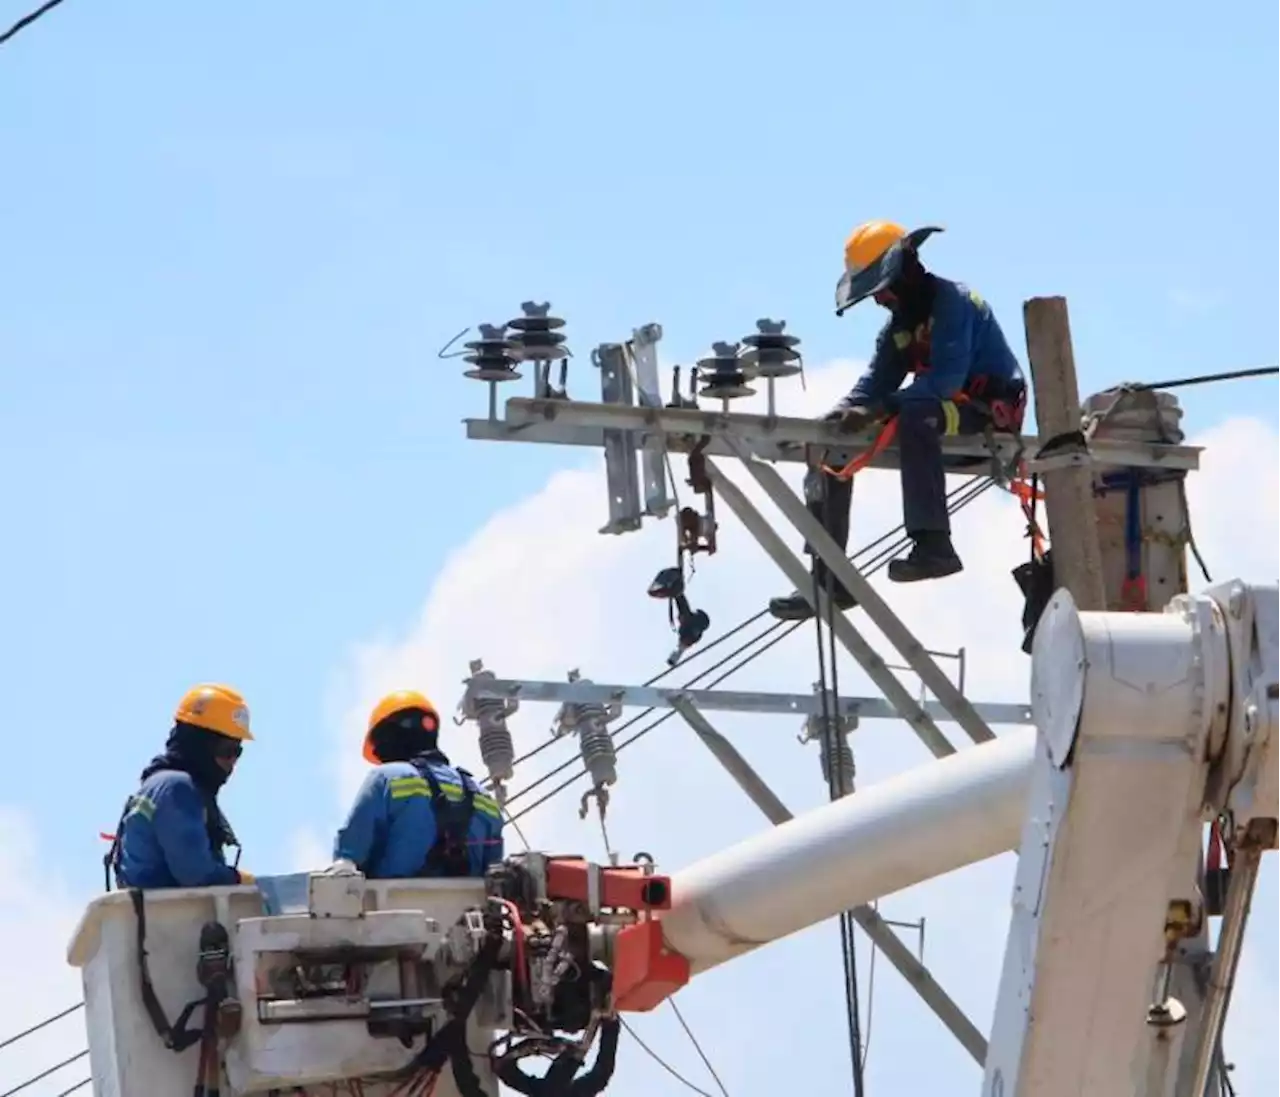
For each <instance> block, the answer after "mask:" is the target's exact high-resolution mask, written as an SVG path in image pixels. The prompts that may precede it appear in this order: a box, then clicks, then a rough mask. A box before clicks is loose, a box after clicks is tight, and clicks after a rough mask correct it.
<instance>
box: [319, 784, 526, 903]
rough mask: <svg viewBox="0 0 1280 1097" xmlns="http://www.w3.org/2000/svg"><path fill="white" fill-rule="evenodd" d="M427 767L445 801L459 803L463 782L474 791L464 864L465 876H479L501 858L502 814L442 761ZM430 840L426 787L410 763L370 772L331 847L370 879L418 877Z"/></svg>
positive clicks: (428, 791) (431, 812) (493, 802)
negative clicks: (466, 866)
mask: <svg viewBox="0 0 1280 1097" xmlns="http://www.w3.org/2000/svg"><path fill="white" fill-rule="evenodd" d="M428 765H429V767H430V769H431V772H432V774H433V775H434V776H435V778H436V781H437V782H438V783H439V786H440V791H441V793H443V795H444V796H445V797H446V798H447V799H449V800H452V801H453V802H454V803H458V802H461V801H462V800H463V797H464V793H463V782H464V781H465V782H466V784H467V786H468V787H470V788H471V789H472V791H473V795H474V800H473V803H472V808H473V810H472V814H471V823H470V826H469V827H468V830H467V862H468V867H469V869H470V872H469V875H471V876H483V875H484V874H485V871H486V870H487V869H488V867H489V866H490V865H492V864H496V863H497V862H498V861H501V860H502V858H503V843H502V810H501V808H499V806H498V802H497V801H496V800H494V799H493V798H492V797H490V796H486V795H485V794H484V793H483V792H482V791H481V790H480V786H479V785H477V784H476V782H475V779H474V778H472V777H471V775H470V774H465V773H463V772H462V771H460V770H458V769H457V768H456V767H454V766H452V765H450V764H448V763H447V762H444V761H436V762H429V763H428ZM435 840H436V817H435V812H434V810H433V809H432V806H431V786H430V785H429V784H428V783H427V781H426V779H425V778H424V777H423V776H422V774H421V773H419V772H418V770H417V768H416V767H415V766H414V765H413V764H412V763H409V762H386V763H384V764H383V765H380V766H375V767H374V768H373V769H372V770H371V771H370V773H369V776H368V777H366V778H365V780H364V784H363V785H361V786H360V791H359V792H358V793H357V794H356V802H355V804H354V805H353V806H352V808H351V814H350V815H349V816H347V821H346V823H344V824H343V826H342V829H341V830H339V831H338V836H337V838H336V839H335V841H334V844H333V856H334V859H335V860H337V859H338V858H346V859H347V860H348V861H353V862H355V864H356V867H357V868H359V869H360V871H361V872H362V873H364V875H365V876H367V877H369V878H370V879H384V880H385V879H395V878H404V877H413V876H422V875H425V874H424V872H423V866H424V862H425V861H426V858H427V853H428V852H429V851H430V849H431V847H432V846H433V845H434V844H435ZM432 875H435V874H434V873H433V874H432Z"/></svg>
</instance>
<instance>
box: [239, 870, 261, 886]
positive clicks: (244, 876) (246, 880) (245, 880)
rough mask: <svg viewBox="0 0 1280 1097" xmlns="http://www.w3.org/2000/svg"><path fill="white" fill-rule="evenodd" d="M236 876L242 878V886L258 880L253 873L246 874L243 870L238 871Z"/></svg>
mask: <svg viewBox="0 0 1280 1097" xmlns="http://www.w3.org/2000/svg"><path fill="white" fill-rule="evenodd" d="M236 875H238V876H239V877H240V883H242V884H252V883H254V881H255V880H256V877H255V876H254V875H253V873H252V872H245V870H244V869H242V868H238V869H236Z"/></svg>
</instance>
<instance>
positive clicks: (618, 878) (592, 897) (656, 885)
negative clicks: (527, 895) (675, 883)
mask: <svg viewBox="0 0 1280 1097" xmlns="http://www.w3.org/2000/svg"><path fill="white" fill-rule="evenodd" d="M547 898H548V899H572V900H574V901H576V902H579V903H585V904H586V905H587V906H588V907H589V908H591V910H592V911H593V912H594V911H598V910H599V909H600V908H601V907H624V908H626V909H628V910H637V911H653V910H670V909H671V878H670V877H669V876H658V875H654V874H648V873H646V871H645V869H644V867H643V866H641V865H596V864H592V863H591V862H590V861H587V860H585V859H584V858H581V857H548V858H547Z"/></svg>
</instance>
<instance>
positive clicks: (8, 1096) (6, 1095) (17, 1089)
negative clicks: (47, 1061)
mask: <svg viewBox="0 0 1280 1097" xmlns="http://www.w3.org/2000/svg"><path fill="white" fill-rule="evenodd" d="M88 1054H89V1049H88V1048H85V1049H84V1051H78V1052H76V1054H75V1055H72V1056H71V1057H70V1058H68V1059H63V1060H62V1062H60V1063H56V1064H54V1065H53V1066H51V1067H49V1069H48V1070H42V1071H41V1072H40V1073H39V1074H37V1075H35V1076H34V1077H32V1078H28V1079H27V1080H26V1081H25V1082H22V1083H21V1084H20V1085H16V1086H14V1087H13V1089H7V1090H5V1091H4V1092H3V1093H0V1097H13V1095H14V1094H15V1093H21V1092H22V1091H23V1090H24V1089H26V1088H27V1087H28V1086H33V1085H35V1084H36V1083H37V1082H40V1081H43V1080H44V1079H45V1078H48V1077H49V1075H50V1074H54V1073H56V1072H57V1071H59V1070H61V1069H62V1068H63V1067H66V1066H70V1065H71V1064H72V1063H74V1062H76V1061H77V1060H78V1059H83V1058H84V1057H85V1056H86V1055H88Z"/></svg>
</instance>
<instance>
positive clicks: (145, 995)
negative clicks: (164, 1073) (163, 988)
mask: <svg viewBox="0 0 1280 1097" xmlns="http://www.w3.org/2000/svg"><path fill="white" fill-rule="evenodd" d="M129 898H130V899H131V900H132V901H133V911H134V913H135V914H136V915H137V919H138V937H137V940H138V988H139V990H140V991H141V993H142V1004H143V1006H144V1008H145V1009H146V1011H147V1016H148V1017H149V1018H150V1019H151V1026H152V1027H153V1028H154V1029H155V1030H156V1035H158V1036H159V1037H160V1039H161V1040H163V1041H164V1046H165V1047H167V1048H168V1049H169V1050H170V1051H173V1052H182V1051H186V1050H187V1048H189V1047H194V1046H195V1044H197V1043H198V1042H199V1040H200V1037H201V1035H202V1034H201V1030H200V1029H196V1030H195V1031H194V1032H192V1031H191V1030H189V1029H188V1028H187V1022H188V1021H189V1020H190V1019H191V1014H192V1013H193V1012H194V1011H195V1008H196V1006H198V1005H201V1004H202V1003H203V1002H204V999H203V998H201V999H197V1000H196V1001H194V1002H192V1003H191V1004H189V1005H188V1006H186V1007H185V1008H184V1009H183V1011H182V1012H181V1013H180V1014H179V1015H178V1022H177V1024H176V1025H170V1024H169V1018H168V1017H167V1016H166V1015H165V1012H164V1006H162V1005H161V1004H160V999H159V998H158V997H157V996H156V988H155V986H154V985H153V984H152V982H151V970H150V968H149V967H148V965H147V908H146V901H145V899H144V898H143V895H142V889H141V888H130V889H129Z"/></svg>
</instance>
